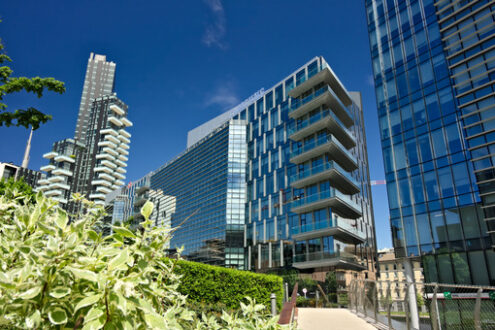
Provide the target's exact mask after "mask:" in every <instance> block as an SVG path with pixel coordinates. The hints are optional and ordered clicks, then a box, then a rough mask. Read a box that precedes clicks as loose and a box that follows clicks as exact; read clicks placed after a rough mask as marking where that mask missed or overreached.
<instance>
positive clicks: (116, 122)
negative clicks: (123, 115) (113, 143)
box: [108, 116, 124, 127]
mask: <svg viewBox="0 0 495 330" xmlns="http://www.w3.org/2000/svg"><path fill="white" fill-rule="evenodd" d="M108 121H109V122H111V123H112V124H114V125H115V126H118V127H120V126H124V124H123V123H122V122H121V121H120V120H119V119H118V118H117V117H114V116H109V117H108Z"/></svg>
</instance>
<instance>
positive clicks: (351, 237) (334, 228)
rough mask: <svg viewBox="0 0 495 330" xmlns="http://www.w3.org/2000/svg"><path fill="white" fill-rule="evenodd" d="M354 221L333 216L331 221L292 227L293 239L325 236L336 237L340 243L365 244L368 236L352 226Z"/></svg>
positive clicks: (299, 239)
mask: <svg viewBox="0 0 495 330" xmlns="http://www.w3.org/2000/svg"><path fill="white" fill-rule="evenodd" d="M353 221H354V220H346V219H344V218H340V217H339V216H337V215H336V214H333V215H332V217H331V218H330V219H326V220H322V221H318V222H313V223H308V224H305V225H299V226H294V227H292V239H294V240H296V241H301V240H306V239H312V238H317V237H324V236H334V237H336V238H338V239H339V240H340V241H342V242H345V243H350V244H359V243H363V242H364V241H365V240H366V234H365V233H363V232H362V231H359V230H357V229H356V227H354V226H353V225H351V224H350V222H353Z"/></svg>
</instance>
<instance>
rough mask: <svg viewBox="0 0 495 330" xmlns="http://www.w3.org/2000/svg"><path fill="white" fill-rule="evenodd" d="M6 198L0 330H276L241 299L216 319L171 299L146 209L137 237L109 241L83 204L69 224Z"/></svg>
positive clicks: (1, 226) (166, 262)
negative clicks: (83, 211) (233, 309)
mask: <svg viewBox="0 0 495 330" xmlns="http://www.w3.org/2000/svg"><path fill="white" fill-rule="evenodd" d="M11 193H12V192H11V191H9V194H11ZM9 194H4V195H0V328H8V329H26V328H35V329H66V328H70V329H81V328H82V329H83V330H84V329H101V328H105V329H183V328H186V329H191V328H192V329H205V328H208V329H209V328H211V329H277V328H280V327H279V326H278V325H277V324H276V322H277V318H276V317H274V318H271V317H270V316H268V314H267V313H268V312H267V311H266V308H265V306H263V305H256V304H255V303H254V301H253V300H252V299H250V298H249V297H247V300H248V304H243V303H242V302H241V303H240V311H239V312H236V313H229V312H228V311H225V310H221V316H220V317H219V316H218V314H212V313H211V312H208V313H203V312H201V316H198V313H197V312H196V311H195V310H193V309H191V308H188V306H187V297H186V296H185V295H183V294H181V293H180V292H178V291H177V288H178V287H179V286H180V285H181V283H180V281H181V279H180V276H179V275H178V274H176V273H175V271H174V267H175V265H174V264H175V263H174V262H172V261H171V260H170V259H168V258H166V255H165V252H164V251H165V247H166V244H167V242H168V240H169V239H170V237H169V231H168V230H167V229H164V228H156V227H152V226H151V224H152V223H151V221H150V220H149V216H150V214H151V212H152V208H153V204H152V203H150V202H147V203H146V204H145V205H144V206H143V208H142V210H141V213H142V215H143V217H144V219H145V221H144V222H142V223H141V226H142V228H143V230H142V231H138V232H137V233H133V232H131V231H130V230H128V229H127V228H125V227H116V226H114V227H113V232H114V234H113V235H110V236H108V237H103V236H102V234H101V233H100V234H99V233H97V232H96V231H94V230H93V228H94V227H95V226H96V225H97V224H98V223H99V222H101V219H102V218H103V214H104V210H103V208H101V207H96V206H95V205H94V204H92V203H90V202H88V201H84V200H79V201H80V202H81V203H83V204H84V205H85V206H86V208H87V210H88V212H87V214H85V215H81V216H80V217H79V218H77V219H74V221H72V222H70V223H69V218H68V216H67V213H66V212H65V211H63V210H62V209H61V208H60V207H59V206H58V204H57V203H56V202H54V201H52V200H50V199H47V198H44V197H43V196H42V195H41V193H39V194H38V195H36V197H35V202H34V203H32V204H31V203H27V202H26V201H27V200H28V199H29V196H27V195H26V196H24V197H23V196H16V197H15V198H9V196H10V195H9ZM181 264H182V263H181ZM183 268H184V267H183ZM197 275H200V273H198V274H197ZM230 279H231V280H234V278H230ZM235 280H236V281H237V278H236V279H235ZM189 281H190V282H192V281H193V280H192V279H189ZM259 281H260V282H261V281H263V280H262V279H261V278H260V279H259ZM263 283H264V282H263ZM223 284H224V285H227V283H223ZM230 286H233V284H230ZM216 288H217V287H211V288H210V289H211V290H215V289H216ZM256 288H259V287H256ZM204 290H205V291H206V288H205V289H204ZM229 292H231V291H229ZM248 294H252V292H246V295H248ZM253 296H254V294H253ZM260 296H261V295H260ZM237 299H238V300H239V301H242V300H244V296H243V295H242V294H241V295H237ZM230 303H232V302H230ZM218 312H220V310H218Z"/></svg>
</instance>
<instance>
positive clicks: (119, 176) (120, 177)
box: [113, 171, 125, 180]
mask: <svg viewBox="0 0 495 330" xmlns="http://www.w3.org/2000/svg"><path fill="white" fill-rule="evenodd" d="M113 176H114V177H116V178H117V179H120V180H124V179H125V175H123V174H120V173H119V172H117V171H115V172H114V173H113Z"/></svg>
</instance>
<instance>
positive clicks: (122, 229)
mask: <svg viewBox="0 0 495 330" xmlns="http://www.w3.org/2000/svg"><path fill="white" fill-rule="evenodd" d="M112 229H113V231H114V232H116V233H117V234H119V235H120V236H122V237H130V238H136V235H134V233H133V232H132V231H130V230H129V229H127V228H125V227H114V226H113V227H112Z"/></svg>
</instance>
